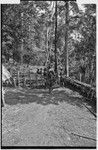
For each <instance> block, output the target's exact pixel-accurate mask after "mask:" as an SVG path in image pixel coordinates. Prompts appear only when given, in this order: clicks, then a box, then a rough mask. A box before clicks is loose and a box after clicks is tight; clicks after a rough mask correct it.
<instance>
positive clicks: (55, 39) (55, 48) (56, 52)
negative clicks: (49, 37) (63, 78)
mask: <svg viewBox="0 0 98 150" xmlns="http://www.w3.org/2000/svg"><path fill="white" fill-rule="evenodd" d="M54 69H55V74H56V75H57V1H55V68H54Z"/></svg>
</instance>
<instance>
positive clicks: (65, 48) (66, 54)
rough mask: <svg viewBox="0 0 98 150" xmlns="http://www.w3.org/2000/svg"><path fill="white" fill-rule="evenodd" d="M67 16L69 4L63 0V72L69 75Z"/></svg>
mask: <svg viewBox="0 0 98 150" xmlns="http://www.w3.org/2000/svg"><path fill="white" fill-rule="evenodd" d="M68 18H69V4H68V2H65V47H64V53H65V55H64V60H65V70H64V73H65V74H66V75H67V77H68V76H69V64H68V63H69V62H68V29H69V28H68V25H69V22H68Z"/></svg>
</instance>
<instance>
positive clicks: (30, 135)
mask: <svg viewBox="0 0 98 150" xmlns="http://www.w3.org/2000/svg"><path fill="white" fill-rule="evenodd" d="M5 101H6V106H5V107H3V108H2V146H80V147H81V146H91V147H92V146H96V118H95V117H94V116H93V115H92V114H91V113H90V112H89V111H88V109H87V108H85V107H84V105H82V103H85V104H86V105H87V106H88V108H90V110H92V111H94V110H95V108H94V107H93V106H92V105H91V104H89V102H86V101H85V100H84V99H83V98H82V96H80V95H79V94H78V93H76V92H73V91H71V90H69V89H67V88H58V89H54V90H53V91H52V94H48V90H46V89H8V91H7V92H6V95H5Z"/></svg>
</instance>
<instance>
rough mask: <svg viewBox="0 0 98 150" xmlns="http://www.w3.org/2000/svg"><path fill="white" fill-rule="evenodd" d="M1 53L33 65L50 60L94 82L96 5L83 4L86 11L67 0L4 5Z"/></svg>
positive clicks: (67, 73)
mask: <svg viewBox="0 0 98 150" xmlns="http://www.w3.org/2000/svg"><path fill="white" fill-rule="evenodd" d="M56 4H57V5H56ZM2 56H5V58H6V60H7V61H8V60H9V58H13V59H14V60H15V61H16V62H18V63H19V62H21V63H27V64H30V65H47V64H48V63H50V64H51V66H55V67H56V68H57V71H59V68H61V67H62V68H63V70H64V73H65V74H66V75H67V76H70V77H71V78H75V79H77V80H80V81H82V82H85V83H88V84H93V85H95V83H96V81H95V80H96V78H95V77H96V5H95V4H86V5H83V10H81V9H80V8H79V6H78V4H77V3H75V2H64V1H58V2H55V1H29V2H26V1H24V2H21V4H19V5H2Z"/></svg>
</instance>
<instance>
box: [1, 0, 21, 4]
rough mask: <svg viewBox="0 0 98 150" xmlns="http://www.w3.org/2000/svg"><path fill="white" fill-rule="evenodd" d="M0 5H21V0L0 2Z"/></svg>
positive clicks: (2, 0)
mask: <svg viewBox="0 0 98 150" xmlns="http://www.w3.org/2000/svg"><path fill="white" fill-rule="evenodd" d="M0 4H20V0H0Z"/></svg>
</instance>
